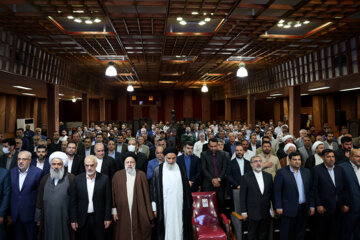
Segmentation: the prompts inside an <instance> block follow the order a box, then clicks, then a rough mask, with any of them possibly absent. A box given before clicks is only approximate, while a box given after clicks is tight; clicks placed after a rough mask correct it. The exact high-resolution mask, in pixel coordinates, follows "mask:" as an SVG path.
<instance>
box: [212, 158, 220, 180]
mask: <svg viewBox="0 0 360 240" xmlns="http://www.w3.org/2000/svg"><path fill="white" fill-rule="evenodd" d="M212 159H213V164H214V178H217V177H219V170H218V168H217V165H216V154H213V155H212Z"/></svg>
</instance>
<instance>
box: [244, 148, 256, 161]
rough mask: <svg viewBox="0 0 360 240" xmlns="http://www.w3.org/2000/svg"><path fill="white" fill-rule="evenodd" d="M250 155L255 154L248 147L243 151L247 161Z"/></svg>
mask: <svg viewBox="0 0 360 240" xmlns="http://www.w3.org/2000/svg"><path fill="white" fill-rule="evenodd" d="M252 156H255V153H254V152H253V151H251V150H249V149H248V150H247V151H246V152H245V153H244V158H245V159H246V160H248V161H250V159H251V157H252Z"/></svg>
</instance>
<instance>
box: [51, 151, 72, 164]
mask: <svg viewBox="0 0 360 240" xmlns="http://www.w3.org/2000/svg"><path fill="white" fill-rule="evenodd" d="M55 158H56V159H60V160H61V161H62V162H63V165H64V167H67V165H68V158H67V156H66V154H65V153H63V152H60V151H57V152H53V153H52V154H51V155H50V157H49V163H50V165H51V162H52V160H54V159H55Z"/></svg>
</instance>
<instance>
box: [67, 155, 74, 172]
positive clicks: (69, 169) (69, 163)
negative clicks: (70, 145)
mask: <svg viewBox="0 0 360 240" xmlns="http://www.w3.org/2000/svg"><path fill="white" fill-rule="evenodd" d="M67 158H68V173H71V168H72V165H73V162H74V158H72V159H70V158H69V157H67Z"/></svg>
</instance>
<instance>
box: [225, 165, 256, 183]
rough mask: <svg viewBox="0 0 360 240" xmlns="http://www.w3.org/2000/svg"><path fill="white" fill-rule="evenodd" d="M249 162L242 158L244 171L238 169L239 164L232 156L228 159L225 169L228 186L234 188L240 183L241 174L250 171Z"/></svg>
mask: <svg viewBox="0 0 360 240" xmlns="http://www.w3.org/2000/svg"><path fill="white" fill-rule="evenodd" d="M251 171H252V169H251V166H250V162H249V161H248V160H246V159H245V158H244V173H242V172H241V171H240V167H239V164H238V162H237V160H236V158H234V159H233V160H231V161H230V163H229V165H228V166H227V169H226V179H227V180H228V181H229V184H230V188H232V189H235V188H237V187H238V186H239V185H240V184H241V179H242V177H241V176H242V175H244V174H245V173H248V172H251Z"/></svg>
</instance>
